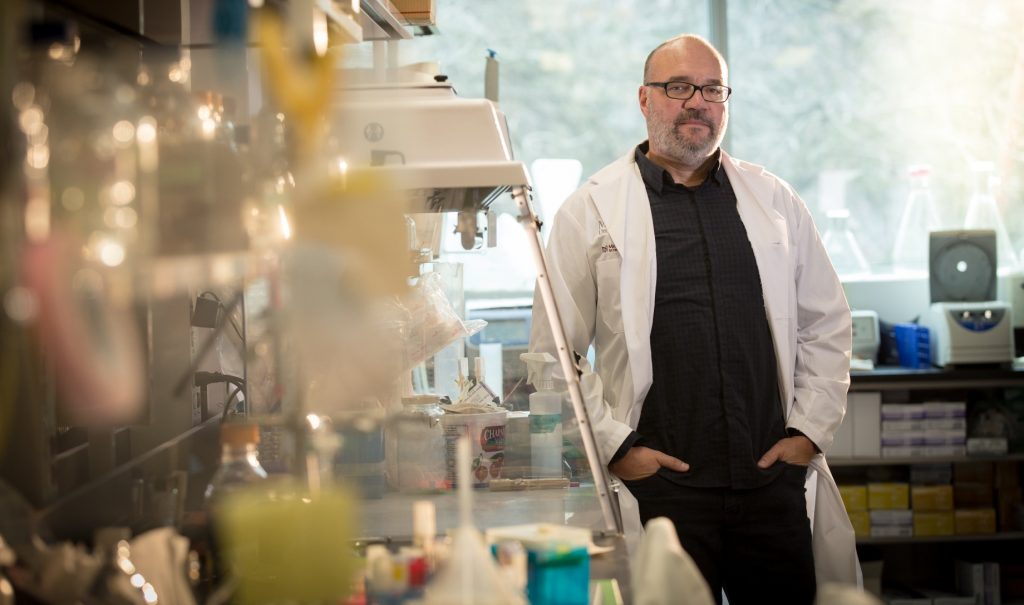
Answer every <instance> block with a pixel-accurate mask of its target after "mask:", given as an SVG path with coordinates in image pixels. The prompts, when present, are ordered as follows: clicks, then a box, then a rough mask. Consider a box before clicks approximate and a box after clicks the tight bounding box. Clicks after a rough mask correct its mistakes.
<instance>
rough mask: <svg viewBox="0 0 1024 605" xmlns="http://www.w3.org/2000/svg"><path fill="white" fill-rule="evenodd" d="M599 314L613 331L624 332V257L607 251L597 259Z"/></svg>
mask: <svg viewBox="0 0 1024 605" xmlns="http://www.w3.org/2000/svg"><path fill="white" fill-rule="evenodd" d="M594 265H595V271H596V273H597V315H598V317H600V318H601V321H602V322H603V323H604V325H605V326H606V327H607V328H608V329H609V330H610V331H611V332H613V333H619V332H622V288H621V287H620V285H619V284H620V280H621V278H622V257H621V256H619V253H618V252H612V251H609V252H606V253H605V254H603V255H602V256H601V258H599V259H598V260H597V262H596V263H594Z"/></svg>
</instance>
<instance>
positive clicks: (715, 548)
mask: <svg viewBox="0 0 1024 605" xmlns="http://www.w3.org/2000/svg"><path fill="white" fill-rule="evenodd" d="M780 464H781V463H780ZM805 474H806V468H805V467H802V466H789V465H787V468H786V469H785V471H784V472H783V473H782V474H781V475H780V476H779V477H778V479H776V480H775V481H773V482H772V483H769V484H768V485H766V486H764V487H760V488H756V489H748V490H734V489H729V488H699V487H683V486H680V485H678V484H676V483H673V482H671V481H669V480H667V479H665V478H664V477H662V476H661V475H657V474H656V475H654V476H652V477H648V478H647V479H641V480H639V481H627V482H625V483H626V486H627V487H628V488H629V491H630V492H632V493H633V495H634V496H636V499H637V501H639V503H640V520H641V521H642V522H643V523H644V524H645V525H646V524H647V521H648V520H649V519H653V518H655V517H668V518H669V519H671V520H672V522H673V523H674V524H675V526H676V533H677V534H679V541H680V543H682V545H683V548H684V549H685V550H686V552H687V553H688V554H689V555H690V557H692V558H693V561H694V562H695V563H696V564H697V567H698V568H699V569H700V571H701V573H702V574H704V579H705V580H707V582H708V585H709V586H710V587H711V594H713V595H714V596H715V600H716V601H718V602H719V603H721V599H722V590H723V589H724V590H725V594H726V596H727V597H728V598H729V603H730V605H745V604H747V603H758V604H761V603H786V604H787V605H802V604H807V605H810V604H811V603H813V602H814V595H815V589H816V582H815V578H814V554H813V553H812V551H811V528H810V522H809V521H808V519H807V505H806V503H805V500H804V477H805Z"/></svg>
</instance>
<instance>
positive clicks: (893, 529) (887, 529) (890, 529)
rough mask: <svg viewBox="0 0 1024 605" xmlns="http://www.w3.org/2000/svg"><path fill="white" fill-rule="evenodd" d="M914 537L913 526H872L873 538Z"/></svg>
mask: <svg viewBox="0 0 1024 605" xmlns="http://www.w3.org/2000/svg"><path fill="white" fill-rule="evenodd" d="M913 535H914V526H913V525H880V526H878V527H875V526H874V525H872V526H871V537H872V538H910V537H912V536H913Z"/></svg>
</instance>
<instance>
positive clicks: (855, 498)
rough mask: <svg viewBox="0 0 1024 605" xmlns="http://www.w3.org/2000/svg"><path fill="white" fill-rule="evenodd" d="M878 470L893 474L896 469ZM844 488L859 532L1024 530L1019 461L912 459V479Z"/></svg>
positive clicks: (906, 534)
mask: <svg viewBox="0 0 1024 605" xmlns="http://www.w3.org/2000/svg"><path fill="white" fill-rule="evenodd" d="M877 470H878V471H881V470H882V469H877ZM873 475H874V477H875V478H884V479H892V478H893V477H894V474H893V473H892V472H889V473H888V476H886V475H885V473H880V472H875V473H874V474H873ZM880 475H881V477H880ZM869 476H871V475H869ZM895 476H896V477H898V475H895ZM904 477H905V475H904ZM839 492H840V494H841V495H842V497H843V503H844V504H845V505H846V512H847V513H848V514H849V516H850V522H851V523H852V524H853V529H854V532H855V533H856V534H857V536H859V537H865V536H872V537H910V536H919V537H920V536H951V535H954V534H960V535H984V534H991V533H995V532H996V530H997V528H998V530H999V531H1004V532H1006V531H1016V530H1020V529H1024V527H1022V523H1021V521H1022V519H1021V517H1022V515H1024V505H1022V489H1021V483H1020V468H1019V465H1018V464H1017V462H1014V461H999V462H958V463H956V464H913V465H910V481H909V483H908V482H906V481H893V480H884V481H871V480H869V481H867V482H866V483H865V484H858V485H840V486H839Z"/></svg>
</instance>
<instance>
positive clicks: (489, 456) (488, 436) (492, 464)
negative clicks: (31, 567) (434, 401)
mask: <svg viewBox="0 0 1024 605" xmlns="http://www.w3.org/2000/svg"><path fill="white" fill-rule="evenodd" d="M507 418H508V413H507V412H505V411H504V410H503V411H500V412H487V413H483V414H445V415H444V416H443V418H442V424H443V425H444V434H445V440H446V442H445V445H446V447H445V451H446V456H445V462H446V467H447V480H448V484H449V485H451V486H454V485H455V483H456V482H455V462H456V457H455V449H456V444H457V443H458V440H459V437H461V436H462V435H468V436H469V440H470V443H471V444H472V448H471V449H470V458H471V461H472V466H471V469H472V476H473V485H474V487H487V486H488V485H489V484H490V482H491V479H499V478H501V477H502V471H503V468H504V465H505V426H506V424H507V422H508V420H507Z"/></svg>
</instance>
